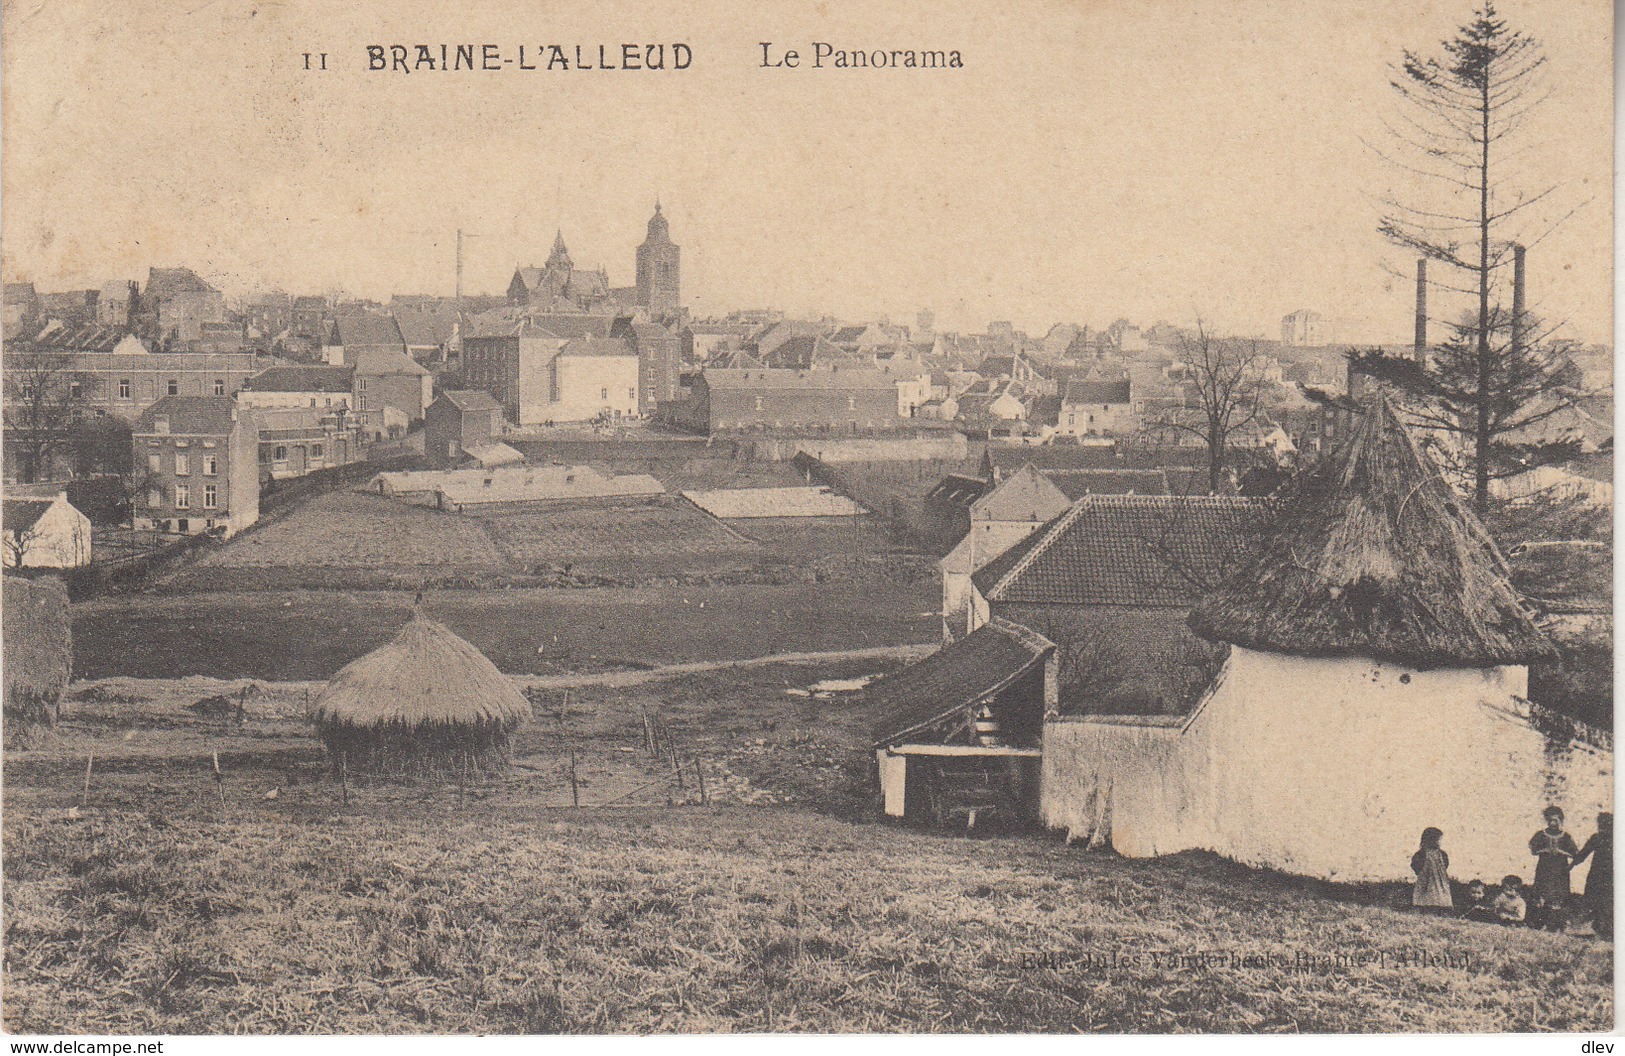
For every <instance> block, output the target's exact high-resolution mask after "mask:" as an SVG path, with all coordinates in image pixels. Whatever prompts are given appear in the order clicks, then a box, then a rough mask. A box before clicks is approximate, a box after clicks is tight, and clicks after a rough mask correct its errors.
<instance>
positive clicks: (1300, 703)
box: [1042, 396, 1613, 881]
mask: <svg viewBox="0 0 1625 1056" xmlns="http://www.w3.org/2000/svg"><path fill="white" fill-rule="evenodd" d="M1191 625H1192V627H1193V628H1194V629H1195V630H1196V631H1197V632H1198V633H1200V634H1201V635H1202V636H1203V637H1204V638H1207V639H1209V640H1211V641H1213V642H1215V643H1220V644H1222V645H1226V646H1228V647H1229V656H1228V658H1227V659H1226V661H1225V662H1224V664H1223V667H1222V669H1221V670H1220V671H1219V673H1218V675H1217V677H1216V679H1215V680H1214V681H1213V682H1212V684H1211V685H1210V686H1209V688H1208V689H1207V691H1206V692H1205V693H1204V694H1203V696H1202V697H1201V699H1200V700H1199V702H1198V703H1197V705H1196V706H1195V708H1194V709H1192V710H1191V711H1190V713H1189V714H1186V715H1182V716H1177V717H1158V718H1153V719H1147V718H1145V717H1141V716H1113V715H1099V714H1095V715H1066V716H1061V715H1053V716H1050V717H1048V719H1047V720H1046V724H1045V731H1044V761H1043V767H1044V779H1043V784H1044V791H1043V804H1042V811H1043V816H1044V819H1045V821H1046V822H1047V823H1048V824H1050V825H1052V826H1055V827H1058V828H1064V829H1066V830H1067V832H1068V833H1069V835H1070V836H1072V837H1075V838H1078V839H1085V840H1089V841H1091V842H1104V843H1110V844H1111V846H1112V847H1114V848H1115V849H1116V850H1117V851H1119V852H1120V853H1122V854H1124V855H1127V856H1130V857H1148V856H1153V855H1163V854H1171V853H1175V852H1178V851H1183V850H1188V849H1193V848H1202V849H1206V850H1210V851H1214V852H1216V853H1218V854H1222V855H1224V856H1226V857H1228V858H1231V859H1234V860H1236V861H1239V862H1243V863H1246V864H1249V865H1257V866H1266V867H1269V868H1274V869H1280V870H1284V871H1286V872H1290V873H1296V874H1300V875H1307V876H1315V877H1322V878H1327V879H1334V880H1339V881H1373V880H1401V879H1403V880H1408V879H1410V868H1409V863H1410V855H1411V852H1412V851H1413V850H1414V849H1415V848H1416V846H1417V840H1418V836H1419V834H1420V833H1421V832H1422V830H1423V829H1424V828H1427V827H1430V826H1436V827H1438V828H1441V829H1443V830H1444V834H1445V835H1444V847H1445V849H1446V850H1447V851H1448V852H1449V854H1450V864H1451V870H1452V872H1453V873H1454V875H1455V876H1457V877H1459V878H1464V879H1465V878H1469V877H1473V876H1480V877H1499V876H1501V875H1503V874H1505V873H1521V872H1525V871H1526V870H1527V868H1528V867H1529V866H1530V862H1529V851H1528V847H1527V845H1526V842H1525V841H1526V840H1527V839H1528V833H1529V832H1531V831H1533V830H1534V829H1535V828H1538V827H1539V823H1540V814H1541V810H1542V809H1543V808H1544V807H1545V806H1547V805H1548V804H1556V805H1557V806H1560V807H1562V808H1564V809H1565V810H1566V811H1567V812H1568V815H1569V817H1571V818H1576V819H1579V818H1589V817H1591V816H1594V815H1595V814H1596V813H1597V812H1598V811H1601V810H1608V809H1611V808H1610V804H1611V803H1612V800H1613V789H1612V783H1613V782H1612V778H1613V761H1612V745H1611V741H1609V740H1608V739H1607V738H1604V737H1601V736H1589V735H1587V736H1576V734H1575V731H1576V729H1577V727H1576V725H1575V724H1573V723H1570V722H1567V721H1562V720H1556V719H1554V718H1553V717H1551V716H1547V715H1545V714H1544V713H1543V712H1541V711H1540V709H1538V708H1536V707H1535V706H1533V705H1531V704H1529V703H1528V702H1527V701H1526V700H1525V699H1524V698H1525V695H1526V692H1527V680H1528V675H1527V670H1528V669H1527V667H1526V666H1525V665H1526V664H1528V663H1529V662H1530V661H1531V660H1535V659H1538V658H1541V657H1544V656H1546V655H1548V654H1549V652H1550V649H1551V647H1550V645H1549V643H1548V642H1547V641H1546V639H1545V638H1544V637H1543V636H1542V634H1541V633H1540V632H1539V631H1538V630H1537V629H1536V627H1535V626H1534V624H1533V623H1532V622H1531V620H1530V617H1529V616H1528V615H1527V614H1526V613H1525V611H1524V609H1523V607H1522V605H1521V603H1520V599H1519V597H1518V595H1517V594H1516V592H1515V591H1514V590H1513V588H1512V586H1511V585H1510V583H1509V582H1508V578H1507V566H1506V563H1505V562H1504V560H1503V559H1502V557H1501V555H1500V553H1499V552H1498V551H1497V550H1496V548H1495V545H1494V543H1493V542H1492V541H1491V540H1490V538H1489V536H1488V535H1487V533H1486V532H1485V531H1484V528H1483V526H1482V525H1481V524H1479V522H1478V520H1477V518H1476V517H1475V516H1474V515H1473V514H1472V512H1471V511H1470V510H1468V509H1467V508H1466V506H1465V505H1464V504H1463V503H1462V501H1461V500H1460V499H1459V498H1458V497H1457V496H1456V495H1454V494H1453V493H1452V492H1451V490H1450V489H1449V487H1448V486H1447V485H1445V484H1444V483H1443V482H1442V481H1441V480H1440V479H1439V477H1438V475H1437V472H1436V471H1435V470H1434V469H1433V468H1432V467H1431V465H1430V464H1429V463H1427V462H1426V461H1425V460H1424V458H1423V457H1422V456H1421V455H1420V454H1419V453H1418V451H1417V449H1416V447H1415V446H1414V444H1413V442H1412V441H1411V438H1410V437H1409V436H1408V435H1407V434H1406V432H1405V429H1404V427H1403V426H1402V425H1401V424H1400V423H1399V422H1398V420H1397V419H1396V418H1395V416H1394V413H1393V411H1392V409H1391V408H1390V407H1389V406H1388V404H1387V402H1386V400H1384V399H1382V398H1381V397H1380V396H1378V397H1376V398H1375V400H1374V402H1372V403H1371V404H1369V407H1368V409H1367V410H1366V411H1365V413H1364V415H1363V416H1362V419H1361V420H1360V421H1359V422H1358V423H1357V425H1356V428H1355V430H1354V432H1353V433H1352V434H1351V436H1350V437H1349V438H1348V440H1346V441H1345V446H1344V447H1343V448H1342V450H1341V451H1340V452H1339V453H1338V454H1337V455H1335V456H1332V457H1330V458H1328V459H1327V460H1326V461H1325V462H1323V463H1322V464H1321V465H1320V466H1319V467H1318V468H1317V469H1315V470H1314V471H1312V472H1311V473H1310V474H1308V475H1307V476H1305V477H1304V478H1302V479H1301V480H1300V481H1298V482H1297V483H1296V484H1295V485H1294V488H1293V492H1292V494H1291V495H1290V496H1289V497H1288V499H1287V501H1286V505H1285V507H1284V508H1283V510H1282V511H1281V513H1280V514H1279V516H1278V518H1276V519H1275V520H1274V521H1273V523H1272V526H1271V527H1270V528H1269V529H1267V530H1266V532H1265V534H1264V538H1263V542H1262V545H1261V546H1260V547H1259V548H1257V549H1256V550H1255V551H1254V552H1253V553H1252V554H1251V555H1250V556H1248V557H1247V558H1246V559H1245V560H1243V561H1242V562H1241V563H1240V564H1239V566H1238V567H1237V568H1236V570H1235V571H1234V573H1233V574H1232V575H1231V576H1230V577H1229V578H1228V579H1227V580H1226V582H1225V583H1224V584H1223V585H1222V586H1221V587H1219V588H1218V589H1217V590H1215V591H1213V592H1211V593H1210V594H1209V595H1208V596H1207V597H1206V598H1205V599H1204V600H1203V601H1202V602H1201V604H1200V605H1199V606H1198V607H1197V608H1196V609H1195V611H1194V612H1193V613H1192V617H1191Z"/></svg>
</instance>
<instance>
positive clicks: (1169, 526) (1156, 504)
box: [955, 495, 1269, 714]
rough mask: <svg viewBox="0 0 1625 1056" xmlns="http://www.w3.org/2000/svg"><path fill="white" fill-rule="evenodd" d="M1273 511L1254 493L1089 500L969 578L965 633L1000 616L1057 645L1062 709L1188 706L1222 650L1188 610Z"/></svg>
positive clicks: (1175, 710)
mask: <svg viewBox="0 0 1625 1056" xmlns="http://www.w3.org/2000/svg"><path fill="white" fill-rule="evenodd" d="M1268 517H1269V507H1268V506H1266V505H1265V504H1263V503H1261V502H1259V501H1258V500H1255V499H1241V498H1221V497H1214V496H1198V497H1176V496H1140V495H1087V496H1085V497H1083V498H1081V499H1079V500H1078V501H1077V502H1075V503H1073V504H1072V506H1071V507H1069V508H1068V509H1067V510H1066V512H1064V513H1062V514H1061V515H1060V516H1059V517H1056V518H1055V519H1054V520H1052V521H1050V522H1049V523H1047V524H1045V525H1044V526H1043V527H1041V528H1039V529H1038V530H1037V531H1035V532H1033V533H1032V534H1030V535H1028V536H1027V537H1026V538H1025V539H1023V540H1021V541H1020V542H1018V543H1016V544H1015V545H1014V546H1012V547H1010V549H1008V550H1006V551H1005V552H1004V553H1003V554H1001V555H999V556H998V557H997V558H995V559H994V560H993V561H991V562H989V563H988V564H986V565H984V566H983V567H982V568H980V569H978V570H977V571H976V572H975V573H973V574H972V575H971V576H970V586H969V588H968V591H967V596H966V598H965V603H964V606H963V608H962V609H956V610H955V620H956V621H957V619H958V618H959V616H961V615H962V616H963V618H964V621H965V622H964V624H963V628H964V629H963V631H960V632H959V633H965V632H968V631H974V630H975V629H976V628H978V627H980V626H981V625H982V624H983V623H984V622H986V621H987V619H988V618H989V617H992V616H1000V617H1003V618H1004V619H1007V620H1011V621H1014V622H1017V623H1020V624H1023V625H1025V626H1027V627H1031V628H1032V629H1033V630H1035V631H1037V632H1039V633H1040V634H1043V635H1045V636H1046V637H1048V638H1050V639H1051V640H1052V641H1054V642H1056V643H1057V644H1058V646H1059V647H1060V651H1061V653H1062V655H1063V659H1064V663H1063V665H1062V672H1061V681H1062V685H1061V690H1060V694H1061V704H1062V707H1063V709H1064V710H1067V711H1091V712H1117V713H1122V712H1140V713H1161V714H1180V713H1183V712H1184V711H1185V710H1186V709H1187V707H1188V706H1189V704H1190V698H1191V696H1192V695H1193V694H1194V693H1195V692H1197V691H1199V690H1200V689H1201V688H1202V685H1205V682H1206V677H1207V673H1205V669H1206V668H1207V667H1208V666H1209V665H1210V661H1211V656H1212V654H1213V653H1214V652H1215V649H1214V647H1212V646H1208V645H1206V644H1205V643H1203V642H1202V641H1201V640H1200V639H1198V638H1197V637H1196V636H1195V635H1194V634H1192V633H1191V631H1190V628H1189V627H1188V626H1187V624H1186V620H1187V617H1188V616H1189V614H1190V611H1191V608H1192V607H1193V606H1194V605H1195V604H1196V603H1197V601H1199V600H1200V599H1201V597H1202V594H1203V592H1204V591H1205V590H1206V589H1208V588H1210V587H1213V586H1216V585H1217V584H1218V583H1219V582H1220V581H1221V579H1222V578H1223V576H1224V574H1225V573H1226V572H1227V571H1228V570H1229V569H1230V568H1231V567H1232V566H1233V565H1234V564H1235V563H1236V562H1237V561H1238V560H1240V559H1241V557H1242V556H1243V555H1244V554H1245V553H1246V552H1247V551H1248V549H1249V548H1250V546H1251V545H1252V544H1253V542H1254V540H1255V538H1256V535H1257V533H1258V532H1259V530H1260V529H1261V528H1262V527H1263V526H1264V524H1265V523H1266V522H1267V521H1268Z"/></svg>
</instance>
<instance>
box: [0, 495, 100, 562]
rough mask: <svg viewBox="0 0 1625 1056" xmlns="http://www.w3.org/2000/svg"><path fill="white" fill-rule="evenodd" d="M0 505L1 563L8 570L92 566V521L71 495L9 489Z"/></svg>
mask: <svg viewBox="0 0 1625 1056" xmlns="http://www.w3.org/2000/svg"><path fill="white" fill-rule="evenodd" d="M8 492H9V494H7V496H6V498H5V500H4V502H3V503H0V507H3V508H0V560H3V562H4V566H5V567H6V568H79V567H80V566H82V565H88V564H90V547H91V527H90V518H88V517H86V516H85V515H84V514H83V513H80V512H79V510H77V509H76V508H74V506H73V504H72V503H70V502H69V501H68V493H67V492H65V491H55V492H52V493H50V494H41V493H39V492H38V491H36V490H34V489H29V488H26V487H25V488H11V489H8Z"/></svg>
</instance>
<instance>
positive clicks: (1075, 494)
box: [1043, 469, 1173, 502]
mask: <svg viewBox="0 0 1625 1056" xmlns="http://www.w3.org/2000/svg"><path fill="white" fill-rule="evenodd" d="M1043 473H1044V476H1046V477H1048V478H1049V480H1050V483H1052V484H1054V485H1055V486H1056V487H1057V488H1060V489H1061V491H1063V492H1064V493H1065V494H1066V497H1067V498H1068V499H1069V500H1071V501H1074V502H1075V501H1077V500H1078V499H1081V498H1083V497H1084V496H1085V495H1170V494H1173V489H1171V488H1170V487H1169V486H1168V471H1167V470H1165V469H1046V470H1044V471H1043Z"/></svg>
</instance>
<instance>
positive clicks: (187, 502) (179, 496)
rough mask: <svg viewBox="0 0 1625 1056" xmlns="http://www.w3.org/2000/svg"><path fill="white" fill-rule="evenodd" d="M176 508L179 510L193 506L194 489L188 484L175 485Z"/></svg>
mask: <svg viewBox="0 0 1625 1056" xmlns="http://www.w3.org/2000/svg"><path fill="white" fill-rule="evenodd" d="M175 508H176V509H177V510H189V509H191V508H192V489H191V488H190V487H189V486H188V485H185V484H177V485H175Z"/></svg>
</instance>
